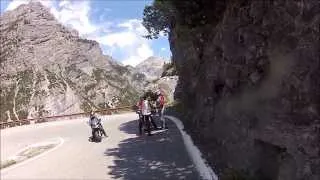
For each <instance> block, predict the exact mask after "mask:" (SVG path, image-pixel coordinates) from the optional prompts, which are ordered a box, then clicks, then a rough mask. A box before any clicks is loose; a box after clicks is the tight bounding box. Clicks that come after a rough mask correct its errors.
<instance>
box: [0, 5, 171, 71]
mask: <svg viewBox="0 0 320 180" xmlns="http://www.w3.org/2000/svg"><path fill="white" fill-rule="evenodd" d="M0 1H1V4H0V5H1V9H0V10H1V14H2V13H3V12H5V11H9V10H13V9H15V8H17V7H18V6H19V5H21V4H26V3H28V2H29V1H30V0H0ZM36 1H40V2H41V3H42V4H43V5H44V6H46V7H48V8H49V9H50V11H51V13H52V14H53V15H54V16H55V17H56V19H57V20H58V21H59V22H61V23H62V24H64V25H65V26H68V27H71V28H73V29H76V30H77V31H78V32H79V35H80V36H81V37H84V38H87V39H92V40H96V41H98V42H99V43H100V47H101V48H102V50H103V52H104V54H108V55H111V56H112V57H113V58H115V59H116V60H118V61H120V62H122V63H123V64H130V65H133V66H134V65H136V64H138V63H140V62H141V61H143V60H144V59H146V58H147V57H149V56H160V57H163V58H166V59H169V58H170V56H171V52H170V48H169V43H168V40H167V37H165V36H160V38H159V39H157V40H147V39H145V38H143V37H142V36H143V35H145V34H146V30H145V28H144V27H143V26H142V24H141V21H142V15H143V9H144V7H145V5H148V4H152V2H153V0H127V1H126V0H91V1H82V0H73V1H72V0H36Z"/></svg>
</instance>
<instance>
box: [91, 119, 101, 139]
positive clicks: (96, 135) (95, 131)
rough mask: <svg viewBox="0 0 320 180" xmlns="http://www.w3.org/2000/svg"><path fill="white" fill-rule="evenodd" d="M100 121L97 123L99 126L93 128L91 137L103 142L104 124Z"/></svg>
mask: <svg viewBox="0 0 320 180" xmlns="http://www.w3.org/2000/svg"><path fill="white" fill-rule="evenodd" d="M100 121H101V120H100ZM100 121H99V122H98V123H97V126H96V127H95V128H92V130H93V137H91V141H94V142H101V140H102V135H103V132H102V128H103V127H102V124H101V122H100Z"/></svg>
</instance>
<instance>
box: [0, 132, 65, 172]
mask: <svg viewBox="0 0 320 180" xmlns="http://www.w3.org/2000/svg"><path fill="white" fill-rule="evenodd" d="M58 139H59V140H60V143H59V144H58V145H57V146H55V147H54V148H52V149H50V150H48V151H46V152H43V153H41V154H39V155H36V156H34V157H32V158H30V159H27V160H25V161H22V162H20V163H17V164H14V165H12V166H10V167H7V168H4V169H3V170H0V174H4V173H6V172H8V171H10V170H13V169H15V168H18V167H20V166H23V165H25V164H27V163H29V162H31V161H34V160H36V159H39V158H41V157H43V156H45V155H46V154H48V153H50V152H52V151H55V150H56V149H58V148H59V147H60V146H62V144H63V143H64V139H63V138H61V137H58Z"/></svg>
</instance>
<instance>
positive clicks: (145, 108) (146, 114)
mask: <svg viewBox="0 0 320 180" xmlns="http://www.w3.org/2000/svg"><path fill="white" fill-rule="evenodd" d="M141 113H142V116H143V121H144V123H145V125H146V126H147V132H148V135H149V136H151V129H150V116H151V106H150V97H146V96H144V97H143V103H142V109H141ZM139 128H140V133H142V124H141V126H140V127H139Z"/></svg>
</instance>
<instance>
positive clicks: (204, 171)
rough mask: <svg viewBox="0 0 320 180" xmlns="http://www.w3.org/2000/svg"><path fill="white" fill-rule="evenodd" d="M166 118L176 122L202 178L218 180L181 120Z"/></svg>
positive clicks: (171, 117) (172, 117) (167, 116)
mask: <svg viewBox="0 0 320 180" xmlns="http://www.w3.org/2000/svg"><path fill="white" fill-rule="evenodd" d="M165 117H166V118H168V119H170V120H171V121H172V122H174V123H175V124H176V126H177V127H178V129H179V131H180V133H181V135H182V139H183V142H184V145H185V146H186V148H187V152H188V154H189V156H190V157H191V159H192V161H193V163H194V164H195V165H196V169H197V170H198V172H199V174H200V176H201V177H202V178H204V179H206V180H218V176H217V175H216V174H215V173H214V171H213V170H212V168H211V167H210V166H209V165H208V163H207V161H206V160H205V159H204V158H202V153H201V152H200V150H199V148H198V147H197V146H196V145H195V144H194V143H193V141H192V138H191V137H190V135H189V134H187V132H186V131H185V130H184V125H183V123H182V122H181V120H180V119H178V118H176V117H174V116H169V115H165Z"/></svg>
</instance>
